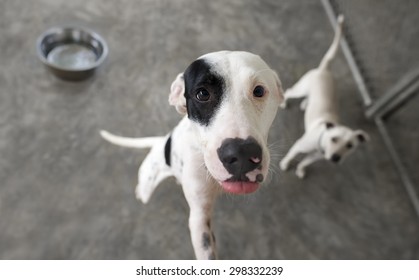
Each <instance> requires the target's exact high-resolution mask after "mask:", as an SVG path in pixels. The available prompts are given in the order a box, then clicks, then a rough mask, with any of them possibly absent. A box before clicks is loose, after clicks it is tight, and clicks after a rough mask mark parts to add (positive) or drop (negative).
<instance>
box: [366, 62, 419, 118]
mask: <svg viewBox="0 0 419 280" xmlns="http://www.w3.org/2000/svg"><path fill="white" fill-rule="evenodd" d="M417 80H419V68H417V69H415V70H413V71H411V72H409V73H408V74H406V75H405V76H404V77H403V78H402V79H401V80H400V81H399V82H398V83H396V84H395V85H394V86H393V87H392V88H391V89H390V90H389V91H387V92H386V93H385V94H384V95H383V96H381V97H380V98H378V99H377V100H376V101H375V102H374V104H372V105H371V107H369V108H368V109H367V110H366V112H365V113H366V115H367V117H368V118H371V119H372V118H373V117H375V116H377V115H378V114H379V111H380V110H382V108H383V107H385V106H386V105H387V104H388V103H390V102H391V101H392V100H393V99H394V98H395V97H396V96H397V95H398V94H400V93H401V92H403V91H404V90H406V88H408V87H409V86H410V85H411V84H412V83H415V82H416V81H417ZM381 115H383V114H381Z"/></svg>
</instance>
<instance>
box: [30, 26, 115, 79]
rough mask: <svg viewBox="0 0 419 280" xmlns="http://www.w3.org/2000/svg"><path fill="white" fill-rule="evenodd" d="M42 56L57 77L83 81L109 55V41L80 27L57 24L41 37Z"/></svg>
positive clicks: (39, 53)
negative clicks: (107, 42)
mask: <svg viewBox="0 0 419 280" xmlns="http://www.w3.org/2000/svg"><path fill="white" fill-rule="evenodd" d="M36 48H37V52H38V56H39V58H40V59H41V61H42V62H43V63H44V64H45V65H46V66H47V68H48V69H49V70H50V71H51V72H52V73H54V74H55V75H56V76H58V77H60V78H62V79H65V80H73V81H78V80H83V79H86V78H88V77H90V76H91V75H93V73H94V72H95V70H96V68H97V67H98V66H99V65H100V64H102V62H103V61H104V60H105V58H106V56H107V55H108V47H107V45H106V42H105V40H103V39H102V37H100V36H99V35H98V34H97V33H95V32H93V31H90V30H86V29H83V28H79V27H56V28H51V29H49V30H47V31H46V32H44V33H43V34H42V35H41V36H40V37H39V38H38V40H37V43H36Z"/></svg>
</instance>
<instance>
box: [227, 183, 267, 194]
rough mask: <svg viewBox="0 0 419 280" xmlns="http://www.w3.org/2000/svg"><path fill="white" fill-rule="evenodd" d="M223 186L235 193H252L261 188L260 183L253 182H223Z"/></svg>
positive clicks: (229, 191)
mask: <svg viewBox="0 0 419 280" xmlns="http://www.w3.org/2000/svg"><path fill="white" fill-rule="evenodd" d="M221 186H222V187H223V189H224V190H225V191H226V192H228V193H234V194H246V193H252V192H255V191H256V190H257V189H258V188H259V184H258V183H251V182H222V183H221Z"/></svg>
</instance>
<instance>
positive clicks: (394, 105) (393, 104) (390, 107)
mask: <svg viewBox="0 0 419 280" xmlns="http://www.w3.org/2000/svg"><path fill="white" fill-rule="evenodd" d="M418 90H419V80H417V81H416V83H414V84H412V85H410V86H409V87H408V88H407V89H405V90H404V91H402V92H400V93H399V94H397V96H396V97H394V98H393V100H391V101H390V102H389V103H387V104H386V105H385V106H384V108H382V110H381V111H379V112H378V114H376V115H377V116H380V117H381V118H383V119H384V118H388V117H390V116H391V114H392V113H393V112H396V111H397V109H398V108H400V107H401V106H402V105H403V103H404V102H405V101H407V100H408V99H409V97H411V96H412V95H413V94H415V93H418Z"/></svg>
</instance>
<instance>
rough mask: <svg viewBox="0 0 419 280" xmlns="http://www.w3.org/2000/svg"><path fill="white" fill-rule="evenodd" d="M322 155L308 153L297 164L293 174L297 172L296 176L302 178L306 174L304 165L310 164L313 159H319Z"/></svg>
mask: <svg viewBox="0 0 419 280" xmlns="http://www.w3.org/2000/svg"><path fill="white" fill-rule="evenodd" d="M322 158H323V155H322V154H320V153H318V152H315V153H311V154H308V155H307V156H306V157H305V158H304V159H303V160H301V162H300V163H299V164H298V165H297V169H296V171H295V174H297V176H298V178H300V179H303V178H304V177H305V176H306V167H307V166H309V165H310V164H312V163H313V162H315V161H318V160H321V159H322Z"/></svg>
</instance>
